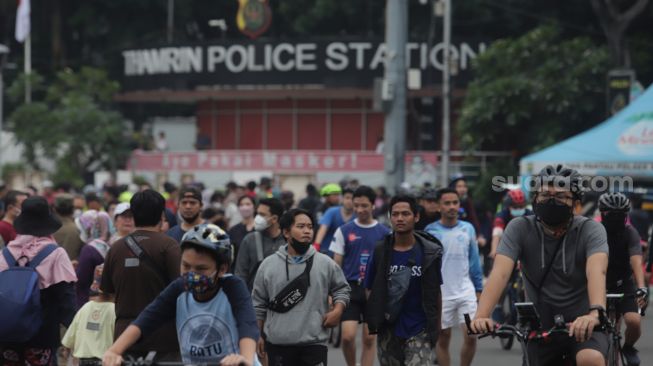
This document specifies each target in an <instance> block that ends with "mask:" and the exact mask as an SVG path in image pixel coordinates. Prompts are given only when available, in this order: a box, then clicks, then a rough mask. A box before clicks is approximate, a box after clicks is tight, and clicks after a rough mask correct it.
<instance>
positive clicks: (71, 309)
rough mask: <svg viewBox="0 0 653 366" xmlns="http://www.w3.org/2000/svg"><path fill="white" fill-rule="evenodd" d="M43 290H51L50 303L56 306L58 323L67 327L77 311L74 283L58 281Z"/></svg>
mask: <svg viewBox="0 0 653 366" xmlns="http://www.w3.org/2000/svg"><path fill="white" fill-rule="evenodd" d="M45 290H47V291H51V292H52V295H53V296H52V298H53V301H52V303H53V304H55V306H56V307H57V308H58V309H57V313H56V314H57V316H58V317H59V319H60V323H61V324H62V325H63V326H64V327H68V326H69V325H70V323H72V321H73V319H74V318H75V314H76V313H77V308H76V306H75V284H74V283H72V282H59V283H57V284H54V285H52V286H50V287H48V288H47V289H45ZM45 290H44V291H45Z"/></svg>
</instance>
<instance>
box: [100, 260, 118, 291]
mask: <svg viewBox="0 0 653 366" xmlns="http://www.w3.org/2000/svg"><path fill="white" fill-rule="evenodd" d="M113 253H114V251H113V250H111V249H109V252H108V253H107V256H106V257H105V258H104V267H103V268H102V280H101V281H100V289H101V290H102V292H104V293H107V294H115V293H116V289H115V288H114V286H113V279H112V275H113Z"/></svg>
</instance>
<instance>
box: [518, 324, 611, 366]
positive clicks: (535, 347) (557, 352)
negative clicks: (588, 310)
mask: <svg viewBox="0 0 653 366" xmlns="http://www.w3.org/2000/svg"><path fill="white" fill-rule="evenodd" d="M608 344H609V340H608V335H607V334H606V333H605V332H594V333H592V338H590V339H589V340H587V341H585V342H583V343H577V342H576V340H575V339H574V338H570V337H568V336H567V335H566V334H556V335H555V336H552V338H551V341H550V342H547V343H542V342H531V343H529V344H528V359H529V361H530V364H531V366H558V365H564V361H563V357H564V356H567V357H574V358H576V353H578V352H580V351H582V350H584V349H593V350H596V351H599V352H601V354H602V355H603V357H604V358H606V359H607V357H608Z"/></svg>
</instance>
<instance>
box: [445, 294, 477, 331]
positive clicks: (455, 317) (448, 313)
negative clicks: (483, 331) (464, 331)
mask: <svg viewBox="0 0 653 366" xmlns="http://www.w3.org/2000/svg"><path fill="white" fill-rule="evenodd" d="M477 306H478V304H477V302H476V296H474V297H473V298H472V297H460V298H457V299H451V300H444V299H443V300H442V329H449V328H452V327H453V326H455V325H458V324H464V323H465V317H464V314H469V317H470V318H472V319H473V318H474V315H476V308H477Z"/></svg>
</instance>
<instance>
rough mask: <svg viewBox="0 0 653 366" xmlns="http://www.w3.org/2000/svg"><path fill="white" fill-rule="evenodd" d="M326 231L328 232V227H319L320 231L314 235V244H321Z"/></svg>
mask: <svg viewBox="0 0 653 366" xmlns="http://www.w3.org/2000/svg"><path fill="white" fill-rule="evenodd" d="M320 221H321V220H320ZM327 231H329V227H328V226H327V225H320V229H319V230H318V231H317V235H315V242H316V243H318V244H322V240H324V237H325V236H326V233H327Z"/></svg>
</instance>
